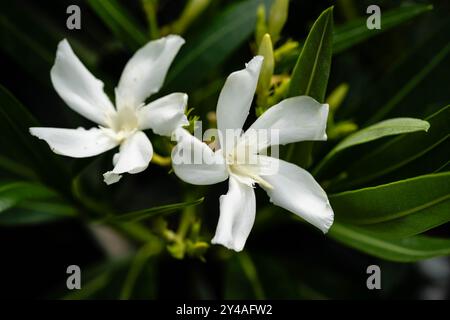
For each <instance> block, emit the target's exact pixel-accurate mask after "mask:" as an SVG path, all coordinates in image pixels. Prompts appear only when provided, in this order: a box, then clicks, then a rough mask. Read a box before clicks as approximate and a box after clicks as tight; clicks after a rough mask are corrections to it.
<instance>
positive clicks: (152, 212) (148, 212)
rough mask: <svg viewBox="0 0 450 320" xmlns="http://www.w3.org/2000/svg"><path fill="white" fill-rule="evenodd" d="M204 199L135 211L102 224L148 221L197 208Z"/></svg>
mask: <svg viewBox="0 0 450 320" xmlns="http://www.w3.org/2000/svg"><path fill="white" fill-rule="evenodd" d="M203 199H204V198H200V199H197V200H194V201H187V202H180V203H175V204H169V205H165V206H159V207H153V208H149V209H144V210H139V211H133V212H129V213H124V214H121V215H118V216H113V217H110V218H107V219H105V220H103V221H102V222H119V221H125V222H128V221H138V220H143V219H148V218H152V217H155V216H157V215H160V214H164V213H169V212H174V211H177V210H180V209H183V208H185V207H189V206H196V205H198V204H200V203H202V202H203Z"/></svg>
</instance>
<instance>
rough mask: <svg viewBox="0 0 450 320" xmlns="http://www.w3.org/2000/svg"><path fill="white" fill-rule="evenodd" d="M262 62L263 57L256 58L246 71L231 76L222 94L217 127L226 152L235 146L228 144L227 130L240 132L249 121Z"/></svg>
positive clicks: (218, 106) (218, 103) (219, 102)
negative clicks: (247, 120)
mask: <svg viewBox="0 0 450 320" xmlns="http://www.w3.org/2000/svg"><path fill="white" fill-rule="evenodd" d="M262 61H263V57H262V56H256V57H254V58H253V59H252V60H251V61H250V62H249V63H247V64H246V67H245V69H243V70H240V71H236V72H233V73H232V74H230V75H229V76H228V78H227V80H226V82H225V85H224V86H223V88H222V91H221V92H220V96H219V101H218V102H217V110H216V113H217V127H218V129H219V132H220V134H221V136H222V137H221V141H220V144H221V147H222V148H224V149H226V150H229V149H230V148H231V147H232V146H233V142H232V141H229V142H228V143H227V142H226V140H227V139H226V135H227V129H233V130H239V131H240V130H242V126H243V125H244V122H245V120H246V119H247V116H248V113H249V110H250V106H251V104H252V100H253V96H254V95H255V90H256V85H257V83H258V77H259V71H260V69H261V64H262ZM228 140H230V139H228ZM227 144H229V145H228V146H227Z"/></svg>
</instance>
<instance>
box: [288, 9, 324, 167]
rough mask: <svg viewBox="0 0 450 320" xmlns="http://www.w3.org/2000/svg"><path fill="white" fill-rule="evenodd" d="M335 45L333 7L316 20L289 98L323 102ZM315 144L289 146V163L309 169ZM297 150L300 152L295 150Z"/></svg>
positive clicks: (294, 74) (306, 43) (301, 57)
mask: <svg viewBox="0 0 450 320" xmlns="http://www.w3.org/2000/svg"><path fill="white" fill-rule="evenodd" d="M332 42H333V7H330V8H328V9H326V10H325V11H324V12H322V14H321V15H320V16H319V18H317V20H316V22H314V25H313V26H312V28H311V31H310V32H309V34H308V37H307V38H306V41H305V44H304V45H303V48H302V51H301V53H300V55H299V57H298V60H297V64H296V65H295V68H294V71H293V72H292V77H291V81H290V85H289V91H288V96H289V97H294V96H301V95H307V96H311V97H313V98H314V99H316V100H317V101H319V102H324V100H325V92H326V90H327V84H328V77H329V75H330V67H331V55H332V49H333V47H332ZM312 148H313V142H311V141H306V142H302V143H298V144H297V145H295V144H292V145H290V146H289V149H288V155H287V159H288V160H289V159H291V158H295V162H296V164H298V165H300V166H301V167H304V168H307V167H309V166H310V164H311V162H312V156H311V154H312ZM296 149H297V150H296Z"/></svg>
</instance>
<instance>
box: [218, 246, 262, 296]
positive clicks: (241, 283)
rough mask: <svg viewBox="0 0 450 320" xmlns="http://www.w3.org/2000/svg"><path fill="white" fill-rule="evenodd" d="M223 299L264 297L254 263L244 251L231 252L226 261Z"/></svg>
mask: <svg viewBox="0 0 450 320" xmlns="http://www.w3.org/2000/svg"><path fill="white" fill-rule="evenodd" d="M226 271H227V272H226V276H225V279H224V280H225V282H224V285H225V286H224V287H225V292H224V297H225V299H264V297H265V294H264V290H263V287H262V284H261V282H260V279H259V276H258V272H257V270H256V265H255V263H254V262H253V260H252V258H251V257H250V255H249V254H247V253H246V252H240V253H238V254H233V256H232V257H231V258H230V259H229V260H228V261H227V270H226Z"/></svg>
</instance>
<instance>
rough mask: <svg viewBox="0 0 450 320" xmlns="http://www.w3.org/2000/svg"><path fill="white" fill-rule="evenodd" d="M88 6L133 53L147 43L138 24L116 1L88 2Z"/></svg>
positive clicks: (90, 0)
mask: <svg viewBox="0 0 450 320" xmlns="http://www.w3.org/2000/svg"><path fill="white" fill-rule="evenodd" d="M88 4H89V5H90V7H91V8H92V9H93V10H94V11H95V13H96V14H97V15H98V16H99V17H100V19H102V20H103V22H104V23H105V24H106V25H107V26H108V28H109V29H111V31H112V32H113V34H114V35H115V36H116V37H117V38H118V40H120V41H121V42H122V43H123V44H124V45H125V46H127V47H128V48H129V49H131V50H133V51H135V50H137V49H139V48H140V47H141V46H143V45H144V44H145V43H146V42H147V41H148V38H147V36H146V34H145V32H144V31H142V30H141V27H140V26H139V24H138V23H137V22H136V21H135V19H133V17H132V16H131V15H130V14H129V13H128V12H127V11H126V9H125V8H124V7H123V6H122V5H121V4H120V3H119V2H118V1H117V0H88Z"/></svg>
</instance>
